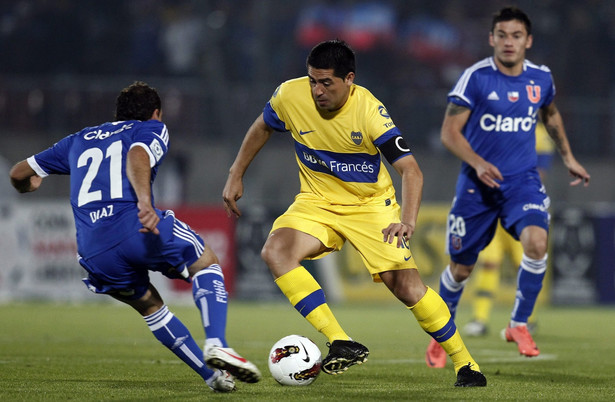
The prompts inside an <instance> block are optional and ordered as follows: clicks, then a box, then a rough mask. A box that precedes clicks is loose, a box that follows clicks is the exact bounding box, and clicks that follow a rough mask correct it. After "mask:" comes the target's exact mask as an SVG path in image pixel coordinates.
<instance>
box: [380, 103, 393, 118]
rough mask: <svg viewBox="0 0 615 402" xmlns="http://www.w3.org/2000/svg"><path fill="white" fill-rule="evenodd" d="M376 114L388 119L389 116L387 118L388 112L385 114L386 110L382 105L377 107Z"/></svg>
mask: <svg viewBox="0 0 615 402" xmlns="http://www.w3.org/2000/svg"><path fill="white" fill-rule="evenodd" d="M378 113H380V116H382V117H384V118H387V119H390V118H391V116H389V112H387V110H386V108H385V107H384V106H382V105H380V106H378Z"/></svg>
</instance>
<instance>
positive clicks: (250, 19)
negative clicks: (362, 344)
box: [0, 0, 615, 304]
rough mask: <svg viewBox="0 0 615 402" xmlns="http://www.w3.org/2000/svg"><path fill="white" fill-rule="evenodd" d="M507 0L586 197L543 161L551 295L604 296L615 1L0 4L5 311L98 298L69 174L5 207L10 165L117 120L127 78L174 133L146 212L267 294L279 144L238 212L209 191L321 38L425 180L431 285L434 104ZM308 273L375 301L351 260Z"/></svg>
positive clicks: (449, 171)
mask: <svg viewBox="0 0 615 402" xmlns="http://www.w3.org/2000/svg"><path fill="white" fill-rule="evenodd" d="M510 3H514V4H516V5H519V6H520V7H521V8H523V9H524V10H525V11H526V12H527V13H528V14H529V15H530V17H531V18H532V20H533V23H534V32H533V33H534V47H533V49H532V50H530V51H529V53H528V58H529V59H530V60H532V61H533V62H535V63H538V64H546V65H548V66H549V67H550V68H551V69H552V71H553V74H554V77H555V82H556V85H557V90H558V95H557V97H556V102H557V104H558V107H559V108H560V111H561V112H562V114H563V116H564V119H565V124H566V127H567V131H568V136H569V139H570V142H571V144H572V147H573V150H574V152H575V155H576V157H577V159H579V160H580V161H581V163H583V164H584V165H585V166H586V167H587V168H588V170H589V171H590V173H591V174H592V184H591V186H590V187H589V188H587V189H581V188H571V187H569V186H568V182H569V179H568V176H567V172H566V171H565V169H564V167H563V166H562V163H561V161H560V160H559V159H556V161H555V165H554V167H553V169H552V172H551V173H550V175H549V176H548V178H547V182H546V184H547V188H548V191H549V193H550V195H551V198H552V208H553V209H552V213H553V218H554V219H553V231H552V234H553V235H552V236H551V242H552V253H551V255H552V257H553V258H552V259H551V263H552V265H553V267H552V268H553V269H551V278H550V281H549V286H548V290H549V291H548V292H547V293H546V295H545V297H546V298H547V300H546V301H550V302H554V303H580V304H596V303H615V278H614V276H615V274H614V271H615V262H614V261H615V255H614V254H615V251H614V248H615V240H614V232H615V185H613V177H614V175H615V167H614V166H615V165H614V162H613V158H614V156H615V69H613V68H612V66H613V62H614V58H615V7H614V6H613V4H612V2H610V1H599V0H586V1H583V2H580V1H575V0H542V1H531V0H525V1H491V2H489V7H488V8H487V7H485V2H484V1H481V0H465V1H452V0H448V1H446V0H431V1H429V2H427V1H419V0H378V1H367V0H364V1H309V2H294V1H286V0H271V1H247V0H233V1H232V0H217V1H216V0H208V1H197V0H192V1H190V0H132V1H123V0H106V1H97V0H80V1H76V0H75V1H69V0H55V1H54V0H0V60H2V62H0V131H1V132H2V135H1V136H0V171H2V174H3V177H4V179H3V180H1V181H0V206H1V208H0V224H2V227H3V231H2V232H3V233H2V234H1V235H0V255H2V258H1V261H0V267H1V269H0V301H12V300H23V299H54V300H79V301H81V300H90V299H91V298H93V297H94V296H91V295H89V294H88V292H87V291H86V290H85V288H84V287H83V286H82V284H81V282H80V280H79V279H80V278H81V276H82V275H83V272H82V270H81V268H80V267H79V265H78V264H77V263H76V261H75V259H74V254H75V251H76V247H75V245H74V239H73V236H74V232H73V230H74V229H72V215H71V212H70V206H69V205H68V202H67V197H68V181H67V180H66V179H65V178H57V177H56V178H52V179H47V182H46V183H45V185H44V186H43V188H42V189H41V191H39V192H38V193H37V194H30V195H26V196H18V195H17V194H16V193H14V191H13V190H12V188H11V187H10V185H9V183H8V180H7V179H6V177H7V176H6V172H8V168H9V167H10V166H11V165H12V164H13V163H15V162H17V161H19V160H22V159H24V158H26V157H28V156H30V155H31V154H33V153H35V152H38V151H40V150H42V149H44V148H45V147H47V146H49V145H51V144H52V143H54V142H55V141H57V140H58V139H60V138H62V137H63V136H65V135H67V134H70V133H73V132H75V131H77V130H79V129H81V128H82V127H84V126H87V125H93V124H97V123H100V122H103V121H107V120H110V119H112V116H113V111H114V101H115V97H116V95H117V93H118V91H119V90H120V89H121V88H123V87H125V86H126V85H128V84H129V83H131V82H132V81H135V80H143V81H146V82H148V83H149V84H151V85H153V86H155V87H157V88H158V89H159V91H160V92H161V95H162V97H163V108H164V119H165V122H166V124H167V126H168V127H169V130H170V133H171V143H172V149H171V153H170V154H169V157H168V158H167V160H166V162H165V165H164V166H163V168H162V169H161V173H160V175H159V178H158V182H157V187H156V194H157V201H158V203H159V204H161V205H164V206H168V207H171V208H173V209H176V210H177V211H178V215H179V216H181V217H182V218H183V219H184V220H186V221H187V222H188V223H190V224H191V225H192V226H193V228H195V229H196V230H198V231H199V232H201V233H202V234H203V235H204V237H205V239H206V241H208V242H209V243H211V244H212V246H213V247H214V249H215V250H216V251H217V252H218V253H219V254H220V255H221V256H222V259H223V262H224V264H225V269H226V270H227V280H228V281H229V282H230V283H229V288H230V290H231V292H232V295H233V296H234V297H239V298H246V299H256V298H258V299H272V298H273V299H275V298H278V297H279V292H278V291H277V288H274V285H273V283H272V281H271V279H270V276H269V274H268V272H267V269H266V267H264V265H263V263H262V262H261V261H260V258H259V255H258V252H259V250H260V247H261V246H262V244H263V241H264V237H265V236H266V234H267V232H268V230H269V225H270V222H271V219H272V218H274V217H275V216H277V214H278V213H279V212H280V211H281V210H282V209H283V208H285V207H286V206H287V205H288V204H289V203H290V202H291V200H292V198H293V197H294V195H295V194H296V192H297V191H298V179H297V174H296V173H295V172H296V167H295V166H294V164H295V161H294V156H293V150H292V144H291V143H290V141H289V139H288V138H287V137H286V136H284V135H277V136H275V137H274V138H273V139H272V141H270V144H268V146H267V147H265V149H264V150H263V151H262V152H261V154H260V155H259V156H258V158H257V160H256V161H255V162H254V164H253V166H252V167H251V170H250V171H249V172H248V175H247V176H246V180H245V185H246V189H245V190H246V191H245V194H244V199H243V200H242V202H241V203H240V207H242V208H243V209H244V211H245V216H244V217H243V218H242V219H240V220H239V221H235V220H231V219H227V218H226V216H225V214H224V213H223V211H222V210H221V192H222V188H223V186H224V182H225V180H226V172H227V170H228V168H229V167H230V164H231V163H232V159H233V158H234V156H235V153H236V151H237V149H238V147H239V145H240V143H241V140H242V138H243V136H244V134H245V131H246V130H247V128H248V127H249V126H250V124H251V123H252V121H253V120H254V118H255V117H256V116H257V115H258V114H259V113H260V111H261V110H262V108H263V106H264V105H265V103H266V102H267V100H268V99H269V97H270V95H271V93H272V92H273V90H274V89H275V88H276V87H277V85H278V84H279V83H280V82H282V81H284V80H287V79H290V78H294V77H296V76H301V75H304V74H305V57H306V55H307V53H308V51H309V49H310V48H311V47H312V46H313V45H314V44H316V43H317V42H319V41H321V40H325V39H330V38H334V37H339V38H342V39H344V40H346V41H348V42H349V43H350V44H351V45H352V46H353V47H354V48H355V50H356V52H357V61H358V71H357V80H356V82H357V83H358V84H359V85H363V86H366V87H367V88H369V89H370V90H371V91H372V92H373V93H374V94H375V95H376V96H377V97H378V98H379V99H380V100H381V101H382V102H383V103H384V104H385V105H386V106H387V108H388V110H389V112H390V114H391V115H392V117H393V119H394V120H395V122H396V124H397V126H398V127H400V129H401V130H402V132H403V133H404V136H405V137H406V140H407V142H408V143H409V144H410V145H411V148H412V150H413V151H414V153H415V155H416V157H417V159H418V161H419V163H420V165H421V167H422V169H423V172H424V175H425V188H424V199H423V207H422V212H421V217H420V222H419V226H420V227H419V232H418V233H417V234H416V235H415V237H414V239H413V242H414V244H413V251H414V254H415V255H416V257H417V261H418V263H419V265H420V266H421V270H422V272H423V275H424V276H425V277H426V278H427V279H428V281H431V282H432V284H434V283H435V280H436V278H437V275H438V274H439V272H440V271H441V270H442V269H443V268H444V266H445V264H446V262H445V261H446V259H445V256H444V255H443V239H444V230H445V228H444V225H445V222H446V212H447V205H448V203H450V200H451V198H452V195H453V190H454V183H455V179H456V175H457V172H458V167H459V162H458V160H456V159H455V158H454V157H453V156H452V155H450V154H449V153H448V152H446V151H445V150H444V149H443V147H442V146H441V144H440V141H439V127H440V123H441V120H442V117H443V113H444V109H445V103H446V93H447V92H448V91H449V90H450V88H451V86H452V85H453V84H454V82H455V81H456V80H457V78H458V76H459V74H461V72H462V71H463V69H464V68H465V67H467V66H469V65H470V64H472V63H473V62H474V61H477V60H479V59H481V58H483V57H486V56H489V55H491V53H492V52H491V48H490V47H489V46H488V41H487V39H488V31H489V28H490V21H491V15H492V13H493V12H494V11H496V10H497V9H498V8H499V7H501V6H504V5H507V4H510ZM393 176H395V175H393ZM327 266H337V267H339V268H340V269H338V270H331V269H327V268H323V267H327ZM313 269H314V270H315V272H316V273H317V275H326V278H325V280H324V282H326V283H327V284H328V286H327V287H328V288H329V289H327V292H328V294H330V297H331V298H332V299H335V300H345V299H349V298H365V297H373V298H379V297H381V296H382V297H385V296H383V295H381V294H380V293H378V292H379V290H373V289H374V288H381V287H380V286H373V285H371V283H369V278H367V277H368V275H367V274H366V273H365V272H364V271H363V268H362V267H361V266H360V262H357V261H356V256H353V255H352V253H351V252H347V253H345V254H342V255H340V256H338V257H337V259H336V260H333V261H331V260H329V261H324V263H323V264H318V265H317V266H314V267H313ZM507 275H508V278H509V279H510V280H513V279H514V273H513V272H512V270H511V271H510V273H509V274H507ZM160 286H167V287H168V286H171V285H168V284H167V283H166V282H165V284H162V285H160ZM365 289H369V290H365ZM510 289H512V288H510V287H509V290H510ZM167 290H168V291H170V292H172V293H173V294H174V295H175V296H177V300H181V299H182V298H185V296H186V292H185V290H183V289H180V288H168V289H167ZM387 297H388V296H387ZM96 300H98V299H96Z"/></svg>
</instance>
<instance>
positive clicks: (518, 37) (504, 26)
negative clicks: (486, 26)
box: [489, 20, 532, 73]
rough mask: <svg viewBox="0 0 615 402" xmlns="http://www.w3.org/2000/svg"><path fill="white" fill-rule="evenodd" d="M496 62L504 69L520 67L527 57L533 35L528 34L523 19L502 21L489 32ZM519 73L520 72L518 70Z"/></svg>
mask: <svg viewBox="0 0 615 402" xmlns="http://www.w3.org/2000/svg"><path fill="white" fill-rule="evenodd" d="M489 44H490V45H491V46H492V47H493V51H494V57H495V60H496V63H497V64H498V65H499V66H500V67H503V68H504V69H509V70H510V69H515V68H517V69H519V68H521V65H522V63H523V60H524V59H525V51H526V50H527V49H529V48H530V47H532V35H528V34H527V30H526V29H525V25H524V24H523V23H522V22H521V21H517V20H511V21H502V22H498V23H497V24H495V27H494V28H493V32H491V33H490V34H489ZM517 73H520V71H518V72H517Z"/></svg>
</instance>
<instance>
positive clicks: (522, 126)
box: [480, 113, 536, 133]
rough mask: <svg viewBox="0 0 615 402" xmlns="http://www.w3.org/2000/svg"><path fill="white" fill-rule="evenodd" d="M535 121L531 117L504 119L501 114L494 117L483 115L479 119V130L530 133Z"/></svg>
mask: <svg viewBox="0 0 615 402" xmlns="http://www.w3.org/2000/svg"><path fill="white" fill-rule="evenodd" d="M535 122H536V120H535V119H534V118H533V117H531V116H527V117H504V116H502V115H501V114H498V115H497V116H494V115H492V114H489V113H487V114H484V115H482V116H481V118H480V128H481V129H483V130H484V131H496V132H505V133H513V132H517V131H525V132H528V133H529V132H530V131H531V130H532V128H533V127H534V123H535Z"/></svg>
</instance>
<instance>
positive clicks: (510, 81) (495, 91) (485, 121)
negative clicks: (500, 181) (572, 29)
mask: <svg viewBox="0 0 615 402" xmlns="http://www.w3.org/2000/svg"><path fill="white" fill-rule="evenodd" d="M554 95H555V86H554V84H553V78H552V76H551V72H550V70H549V69H548V68H547V67H545V66H537V65H535V64H533V63H531V62H529V61H528V60H525V61H524V63H523V72H522V73H521V74H520V75H518V76H514V77H513V76H508V75H505V74H502V73H501V72H500V71H499V70H498V69H497V67H496V65H495V61H494V60H493V57H489V58H486V59H484V60H481V61H479V62H478V63H476V64H474V65H473V66H471V67H470V68H468V69H466V70H465V72H464V73H463V74H462V76H461V78H460V79H459V81H458V82H457V84H456V85H455V87H454V88H453V90H452V91H451V92H450V93H449V94H448V101H449V102H452V103H454V104H457V105H460V106H464V107H467V108H469V109H471V111H472V112H471V114H470V117H469V119H468V122H467V123H466V125H465V127H464V129H463V134H464V136H465V138H466V139H467V140H468V142H469V143H470V146H471V147H472V149H473V150H474V152H476V153H477V154H478V155H480V156H481V157H482V158H483V159H485V160H486V161H488V162H490V163H492V164H494V165H495V166H497V168H498V169H499V170H500V172H501V173H502V175H504V176H512V175H516V174H518V173H521V172H524V171H528V170H530V169H533V168H535V167H536V161H537V157H536V137H535V128H536V119H537V112H538V109H540V108H542V107H544V106H547V105H549V104H550V103H551V102H552V101H553V97H554ZM472 171H473V169H472V168H471V167H470V166H469V165H467V164H466V163H465V162H464V163H463V166H462V171H461V174H464V175H470V176H472V175H473V172H472Z"/></svg>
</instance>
